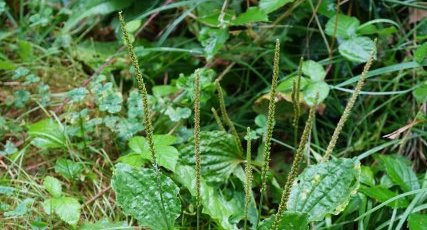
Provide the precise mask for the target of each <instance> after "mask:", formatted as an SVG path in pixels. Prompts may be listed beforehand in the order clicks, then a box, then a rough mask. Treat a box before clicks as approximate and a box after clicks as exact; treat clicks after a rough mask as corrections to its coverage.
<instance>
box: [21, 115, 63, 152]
mask: <svg viewBox="0 0 427 230" xmlns="http://www.w3.org/2000/svg"><path fill="white" fill-rule="evenodd" d="M64 132H65V131H64V129H63V127H61V126H60V125H59V124H58V123H57V122H56V121H54V120H51V119H45V120H41V121H39V122H37V123H34V124H31V125H29V126H28V134H29V135H30V137H32V138H33V140H32V142H31V143H32V144H33V145H35V146H37V147H39V148H42V149H54V148H63V147H65V134H64Z"/></svg>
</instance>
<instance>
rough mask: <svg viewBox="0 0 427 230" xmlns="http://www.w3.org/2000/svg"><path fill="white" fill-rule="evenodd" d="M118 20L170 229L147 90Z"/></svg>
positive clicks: (121, 17) (121, 18) (163, 211)
mask: <svg viewBox="0 0 427 230" xmlns="http://www.w3.org/2000/svg"><path fill="white" fill-rule="evenodd" d="M119 20H120V27H121V30H122V34H123V38H124V43H125V45H126V48H127V50H128V54H129V56H130V59H131V61H132V65H133V67H134V68H135V78H136V81H137V84H138V90H139V93H140V94H141V96H142V107H143V111H144V116H143V122H144V126H145V132H146V133H147V135H146V139H147V143H148V147H149V149H150V153H151V158H152V159H153V167H154V170H155V172H156V177H157V186H158V189H159V195H160V202H161V206H162V210H161V211H162V215H163V218H164V219H165V222H166V225H167V228H168V229H171V226H169V220H168V218H167V216H166V208H165V204H164V198H163V189H162V185H161V183H160V169H159V166H158V164H157V158H156V152H155V149H154V141H153V126H152V123H151V111H150V108H149V104H148V93H147V89H146V87H145V83H144V79H143V78H142V73H141V70H140V69H139V63H138V59H137V57H136V55H135V51H134V48H133V46H132V43H131V42H130V39H129V34H128V32H127V31H126V25H125V19H124V18H123V15H122V12H119Z"/></svg>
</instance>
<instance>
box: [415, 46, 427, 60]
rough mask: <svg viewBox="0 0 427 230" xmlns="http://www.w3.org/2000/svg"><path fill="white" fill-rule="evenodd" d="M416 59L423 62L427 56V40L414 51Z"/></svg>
mask: <svg viewBox="0 0 427 230" xmlns="http://www.w3.org/2000/svg"><path fill="white" fill-rule="evenodd" d="M414 57H415V61H417V62H418V63H422V62H423V61H424V60H425V59H426V57H427V42H424V43H423V44H422V45H420V46H419V47H418V48H417V49H416V50H415V53H414Z"/></svg>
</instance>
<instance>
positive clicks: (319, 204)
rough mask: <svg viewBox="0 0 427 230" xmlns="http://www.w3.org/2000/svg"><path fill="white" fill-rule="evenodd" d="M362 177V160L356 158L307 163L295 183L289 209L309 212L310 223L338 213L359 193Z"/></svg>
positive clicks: (288, 205)
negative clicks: (360, 161) (360, 178)
mask: <svg viewBox="0 0 427 230" xmlns="http://www.w3.org/2000/svg"><path fill="white" fill-rule="evenodd" d="M359 177H360V163H359V162H358V161H357V160H354V159H345V158H342V159H333V160H330V161H328V162H323V163H319V164H316V165H311V166H308V167H307V168H306V169H305V170H304V171H303V172H302V173H301V174H300V175H299V176H298V177H297V179H296V180H295V183H294V185H293V186H292V189H291V193H290V196H289V201H288V204H287V207H288V210H289V211H296V212H306V213H307V214H308V220H309V221H310V222H311V221H320V220H322V219H323V218H324V217H325V216H326V215H329V214H334V215H337V214H338V213H340V212H341V211H343V210H344V208H345V207H346V206H347V204H348V202H349V201H350V198H351V196H352V195H354V194H355V193H356V191H357V189H358V187H359Z"/></svg>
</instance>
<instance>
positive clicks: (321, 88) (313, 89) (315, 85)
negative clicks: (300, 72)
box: [304, 81, 330, 106]
mask: <svg viewBox="0 0 427 230" xmlns="http://www.w3.org/2000/svg"><path fill="white" fill-rule="evenodd" d="M329 91H330V89H329V85H328V84H326V83H325V82H324V81H319V82H312V83H310V84H308V86H307V88H305V89H304V101H305V102H306V103H307V105H309V106H313V105H314V104H315V103H316V97H317V95H319V98H317V104H320V103H322V102H323V100H325V98H326V97H328V95H329Z"/></svg>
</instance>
